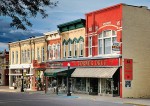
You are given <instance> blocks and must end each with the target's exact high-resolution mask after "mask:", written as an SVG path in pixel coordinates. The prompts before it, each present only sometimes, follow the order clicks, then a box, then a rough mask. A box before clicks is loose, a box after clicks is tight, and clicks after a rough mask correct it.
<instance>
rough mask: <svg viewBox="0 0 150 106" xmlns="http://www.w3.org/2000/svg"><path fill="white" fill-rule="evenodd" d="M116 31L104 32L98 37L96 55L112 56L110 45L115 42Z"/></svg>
mask: <svg viewBox="0 0 150 106" xmlns="http://www.w3.org/2000/svg"><path fill="white" fill-rule="evenodd" d="M116 37H117V35H116V31H114V30H106V31H103V32H101V33H100V34H99V36H98V54H99V55H104V54H112V45H113V43H114V42H116Z"/></svg>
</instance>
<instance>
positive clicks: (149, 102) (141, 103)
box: [0, 86, 150, 106]
mask: <svg viewBox="0 0 150 106" xmlns="http://www.w3.org/2000/svg"><path fill="white" fill-rule="evenodd" d="M0 92H20V90H19V89H17V90H14V89H9V87H8V86H0ZM24 93H29V94H43V95H47V96H51V97H52V96H55V97H56V96H59V97H65V98H67V96H66V94H59V95H56V94H45V91H25V92H24ZM68 98H72V99H73V98H75V99H88V100H93V101H104V102H112V103H120V104H133V105H135V106H150V99H129V98H120V97H109V96H92V95H88V94H72V96H71V97H70V96H68Z"/></svg>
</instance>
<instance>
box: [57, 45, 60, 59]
mask: <svg viewBox="0 0 150 106" xmlns="http://www.w3.org/2000/svg"><path fill="white" fill-rule="evenodd" d="M57 59H60V44H57Z"/></svg>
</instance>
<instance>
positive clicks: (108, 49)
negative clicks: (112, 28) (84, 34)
mask: <svg viewBox="0 0 150 106" xmlns="http://www.w3.org/2000/svg"><path fill="white" fill-rule="evenodd" d="M110 53H111V38H108V39H104V54H110Z"/></svg>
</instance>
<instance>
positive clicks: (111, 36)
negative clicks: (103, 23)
mask: <svg viewBox="0 0 150 106" xmlns="http://www.w3.org/2000/svg"><path fill="white" fill-rule="evenodd" d="M105 31H111V35H110V36H109V37H104V32H105ZM113 31H115V30H110V29H108V30H104V31H102V32H101V33H99V35H98V56H103V55H112V54H114V53H113V52H112V45H113V41H112V40H113V38H116V39H117V31H115V35H113ZM101 34H102V37H100V35H101ZM108 38H110V39H111V50H110V54H105V53H104V52H105V51H104V43H105V42H104V40H105V39H108ZM99 40H101V41H102V53H101V54H100V51H99Z"/></svg>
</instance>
